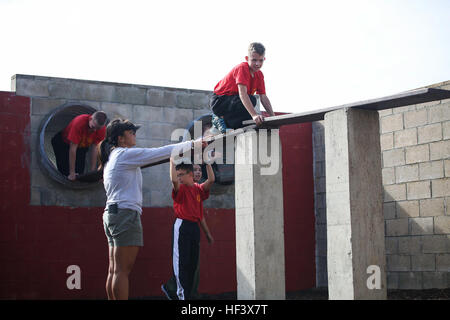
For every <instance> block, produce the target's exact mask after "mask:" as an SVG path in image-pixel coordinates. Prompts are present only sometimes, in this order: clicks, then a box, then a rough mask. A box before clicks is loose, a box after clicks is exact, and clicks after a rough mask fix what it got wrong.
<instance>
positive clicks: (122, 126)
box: [98, 119, 140, 168]
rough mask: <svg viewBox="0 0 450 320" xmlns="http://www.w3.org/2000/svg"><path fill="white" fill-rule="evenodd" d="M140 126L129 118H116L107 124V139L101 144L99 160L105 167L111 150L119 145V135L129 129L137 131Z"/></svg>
mask: <svg viewBox="0 0 450 320" xmlns="http://www.w3.org/2000/svg"><path fill="white" fill-rule="evenodd" d="M139 128H140V126H138V125H135V124H133V123H132V122H131V121H129V120H123V119H114V120H113V121H111V122H110V123H109V124H108V125H107V126H106V136H105V139H104V140H103V141H102V142H101V143H100V145H99V153H98V157H99V161H100V164H101V166H102V168H104V167H105V165H106V163H107V162H108V160H109V155H110V154H111V151H112V150H113V149H114V148H115V147H117V146H118V145H119V136H123V133H124V132H125V131H127V130H132V131H134V132H136V130H137V129H139Z"/></svg>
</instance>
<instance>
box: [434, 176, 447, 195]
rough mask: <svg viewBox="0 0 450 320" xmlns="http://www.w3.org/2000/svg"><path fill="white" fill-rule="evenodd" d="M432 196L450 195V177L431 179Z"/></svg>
mask: <svg viewBox="0 0 450 320" xmlns="http://www.w3.org/2000/svg"><path fill="white" fill-rule="evenodd" d="M431 185H432V188H433V198H436V197H447V196H450V178H444V179H439V180H432V181H431Z"/></svg>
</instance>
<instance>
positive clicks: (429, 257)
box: [411, 254, 436, 271]
mask: <svg viewBox="0 0 450 320" xmlns="http://www.w3.org/2000/svg"><path fill="white" fill-rule="evenodd" d="M435 260H436V259H435V255H434V254H419V255H413V256H411V264H412V271H434V270H436V264H435Z"/></svg>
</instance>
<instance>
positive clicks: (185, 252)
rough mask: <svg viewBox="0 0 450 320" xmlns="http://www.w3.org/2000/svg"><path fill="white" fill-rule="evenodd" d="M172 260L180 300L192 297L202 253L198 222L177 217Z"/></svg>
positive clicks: (174, 227)
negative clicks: (196, 271)
mask: <svg viewBox="0 0 450 320" xmlns="http://www.w3.org/2000/svg"><path fill="white" fill-rule="evenodd" d="M172 235H173V241H172V261H173V274H174V275H175V279H176V282H177V296H178V299H179V300H188V299H191V293H192V286H193V283H194V275H195V270H196V268H197V263H198V259H199V254H200V228H199V227H198V223H197V222H192V221H188V220H183V219H178V218H177V219H176V220H175V223H174V225H173V233H172Z"/></svg>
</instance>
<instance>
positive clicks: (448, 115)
mask: <svg viewBox="0 0 450 320" xmlns="http://www.w3.org/2000/svg"><path fill="white" fill-rule="evenodd" d="M448 120H450V103H448V102H447V103H444V104H439V105H436V106H433V107H431V108H430V110H429V123H436V122H442V121H448Z"/></svg>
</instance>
